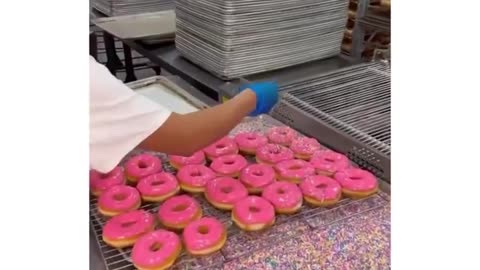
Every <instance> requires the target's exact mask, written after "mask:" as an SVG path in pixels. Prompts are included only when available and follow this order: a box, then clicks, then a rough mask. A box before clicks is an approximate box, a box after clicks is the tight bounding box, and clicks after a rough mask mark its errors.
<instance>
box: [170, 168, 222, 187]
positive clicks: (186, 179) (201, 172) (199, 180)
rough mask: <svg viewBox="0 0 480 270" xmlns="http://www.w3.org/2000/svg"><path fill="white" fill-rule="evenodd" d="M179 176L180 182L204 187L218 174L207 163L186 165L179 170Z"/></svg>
mask: <svg viewBox="0 0 480 270" xmlns="http://www.w3.org/2000/svg"><path fill="white" fill-rule="evenodd" d="M177 177H178V181H180V183H183V184H187V185H189V186H192V187H204V186H205V185H206V184H207V183H208V181H210V180H213V179H214V178H215V177H216V175H215V173H214V172H213V171H212V170H211V169H210V168H208V167H207V166H205V165H186V166H184V167H182V168H181V169H180V170H179V171H178V173H177Z"/></svg>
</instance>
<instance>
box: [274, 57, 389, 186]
mask: <svg viewBox="0 0 480 270" xmlns="http://www.w3.org/2000/svg"><path fill="white" fill-rule="evenodd" d="M281 96H282V100H281V102H280V104H279V105H278V106H277V107H276V108H275V109H274V111H273V113H272V115H273V116H274V117H275V118H277V119H279V120H281V121H282V122H284V123H286V124H288V125H290V126H293V127H295V128H297V129H299V130H300V131H302V132H305V133H306V134H309V135H310V136H314V137H316V138H317V139H318V140H319V141H322V142H324V143H326V144H327V145H328V146H330V147H332V148H334V149H336V150H337V151H340V152H343V153H345V154H347V155H348V156H349V157H350V158H351V159H352V160H354V161H355V162H357V163H358V164H359V165H360V166H362V167H364V168H366V169H368V170H370V171H372V172H374V173H375V174H376V175H377V176H378V177H381V178H383V179H385V180H387V181H390V144H391V132H390V102H391V99H390V69H389V67H388V66H387V65H384V64H382V63H363V64H359V65H354V66H351V67H348V68H344V69H340V70H337V71H333V72H330V73H327V74H322V75H319V76H317V77H314V78H311V79H308V80H303V81H299V82H295V83H292V84H289V85H286V86H283V87H282V93H281Z"/></svg>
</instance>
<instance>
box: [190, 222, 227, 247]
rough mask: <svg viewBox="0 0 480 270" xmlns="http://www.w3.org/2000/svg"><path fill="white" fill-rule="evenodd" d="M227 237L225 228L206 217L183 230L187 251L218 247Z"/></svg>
mask: <svg viewBox="0 0 480 270" xmlns="http://www.w3.org/2000/svg"><path fill="white" fill-rule="evenodd" d="M224 235H225V227H224V226H223V224H222V223H220V221H218V220H217V219H215V218H212V217H204V218H201V219H199V220H196V221H193V222H192V223H190V224H188V225H187V227H185V229H184V230H183V239H184V243H185V246H186V248H187V249H189V250H203V249H208V248H211V247H213V246H215V245H217V244H218V243H219V242H220V241H221V240H222V237H223V236H224Z"/></svg>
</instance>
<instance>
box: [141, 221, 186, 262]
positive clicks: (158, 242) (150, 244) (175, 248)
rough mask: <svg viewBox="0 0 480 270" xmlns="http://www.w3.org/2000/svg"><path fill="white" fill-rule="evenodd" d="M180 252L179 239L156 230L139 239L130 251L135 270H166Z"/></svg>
mask: <svg viewBox="0 0 480 270" xmlns="http://www.w3.org/2000/svg"><path fill="white" fill-rule="evenodd" d="M181 251H182V243H181V241H180V237H178V235H176V234H175V233H173V232H169V231H166V230H156V231H153V232H150V233H147V234H145V235H144V236H142V237H140V239H138V241H137V242H136V243H135V245H134V246H133V249H132V262H133V265H135V267H136V268H137V269H142V270H143V269H152V270H153V269H167V268H169V267H170V266H172V265H173V263H174V262H175V260H176V259H177V258H178V256H179V255H180V252H181Z"/></svg>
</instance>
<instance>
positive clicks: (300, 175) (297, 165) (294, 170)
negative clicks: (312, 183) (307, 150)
mask: <svg viewBox="0 0 480 270" xmlns="http://www.w3.org/2000/svg"><path fill="white" fill-rule="evenodd" d="M275 170H276V171H277V172H278V174H279V175H280V176H282V177H285V178H295V179H304V178H305V177H307V176H309V175H313V174H315V169H314V168H313V166H312V165H311V164H310V163H308V162H306V161H305V160H301V159H291V160H284V161H281V162H279V163H277V165H275Z"/></svg>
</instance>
